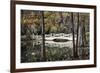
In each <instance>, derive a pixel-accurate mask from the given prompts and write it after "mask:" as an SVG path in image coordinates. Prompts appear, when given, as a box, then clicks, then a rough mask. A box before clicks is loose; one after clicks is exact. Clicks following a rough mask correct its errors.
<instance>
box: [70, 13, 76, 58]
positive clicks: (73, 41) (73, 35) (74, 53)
mask: <svg viewBox="0 0 100 73" xmlns="http://www.w3.org/2000/svg"><path fill="white" fill-rule="evenodd" d="M71 22H72V35H73V37H72V39H73V55H74V58H75V56H76V53H75V39H74V38H75V37H74V21H73V13H71Z"/></svg>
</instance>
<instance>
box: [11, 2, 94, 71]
mask: <svg viewBox="0 0 100 73" xmlns="http://www.w3.org/2000/svg"><path fill="white" fill-rule="evenodd" d="M87 67H96V6H94V5H77V4H60V3H43V2H28V1H11V72H25V71H41V70H57V69H72V68H87Z"/></svg>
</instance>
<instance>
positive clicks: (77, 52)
mask: <svg viewBox="0 0 100 73" xmlns="http://www.w3.org/2000/svg"><path fill="white" fill-rule="evenodd" d="M77 17H78V21H77V38H76V56H77V57H78V46H79V45H78V41H79V40H78V38H79V13H78V16H77Z"/></svg>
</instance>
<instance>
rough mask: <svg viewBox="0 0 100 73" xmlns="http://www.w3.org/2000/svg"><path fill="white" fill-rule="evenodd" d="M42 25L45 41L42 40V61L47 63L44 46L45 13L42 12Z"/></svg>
mask: <svg viewBox="0 0 100 73" xmlns="http://www.w3.org/2000/svg"><path fill="white" fill-rule="evenodd" d="M41 25H42V37H43V40H42V44H43V46H42V48H41V53H42V54H41V55H42V60H43V61H46V50H45V46H44V44H45V34H44V33H45V31H44V26H45V25H44V12H43V11H41Z"/></svg>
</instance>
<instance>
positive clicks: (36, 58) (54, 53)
mask: <svg viewBox="0 0 100 73" xmlns="http://www.w3.org/2000/svg"><path fill="white" fill-rule="evenodd" d="M49 44H50V43H49ZM41 49H42V44H41V43H40V42H36V41H35V42H34V41H22V42H21V63H28V62H42V61H43V57H42V54H43V53H42V52H41ZM45 49H46V51H45V53H46V60H45V61H46V62H47V61H64V60H66V61H67V60H70V61H71V60H87V59H89V47H80V48H78V57H77V58H74V56H73V49H72V48H69V47H66V46H61V45H58V46H54V45H53V46H49V45H46V44H45Z"/></svg>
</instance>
